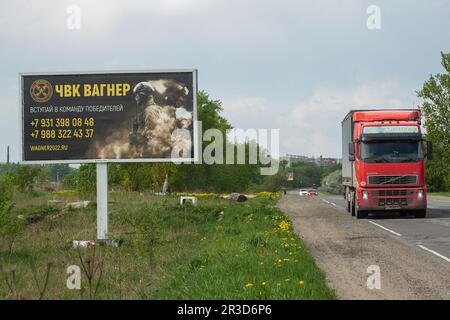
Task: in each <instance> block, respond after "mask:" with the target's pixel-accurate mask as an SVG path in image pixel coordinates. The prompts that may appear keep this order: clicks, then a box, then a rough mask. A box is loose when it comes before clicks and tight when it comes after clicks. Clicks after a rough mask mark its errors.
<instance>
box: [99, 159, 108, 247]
mask: <svg viewBox="0 0 450 320" xmlns="http://www.w3.org/2000/svg"><path fill="white" fill-rule="evenodd" d="M97 239H98V240H107V239H108V163H106V162H104V163H97Z"/></svg>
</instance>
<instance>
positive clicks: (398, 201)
mask: <svg viewBox="0 0 450 320" xmlns="http://www.w3.org/2000/svg"><path fill="white" fill-rule="evenodd" d="M410 202H411V198H386V199H381V198H380V199H378V205H379V206H400V205H403V206H407V205H408V203H410Z"/></svg>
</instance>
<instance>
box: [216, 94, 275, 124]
mask: <svg viewBox="0 0 450 320" xmlns="http://www.w3.org/2000/svg"><path fill="white" fill-rule="evenodd" d="M222 107H223V109H224V110H223V114H224V116H225V117H226V118H227V119H229V120H230V121H231V122H232V123H236V122H240V121H241V120H242V118H244V117H254V116H258V115H260V114H261V112H266V111H267V110H268V109H269V106H268V104H267V100H266V99H265V98H264V97H261V96H253V97H251V96H244V95H242V96H237V97H233V98H225V99H223V101H222Z"/></svg>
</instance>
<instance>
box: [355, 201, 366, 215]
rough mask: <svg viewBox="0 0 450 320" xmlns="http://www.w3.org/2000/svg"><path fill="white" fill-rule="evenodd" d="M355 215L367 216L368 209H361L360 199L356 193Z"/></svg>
mask: <svg viewBox="0 0 450 320" xmlns="http://www.w3.org/2000/svg"><path fill="white" fill-rule="evenodd" d="M355 216H356V219H365V218H367V211H362V210H360V209H359V205H358V199H356V195H355Z"/></svg>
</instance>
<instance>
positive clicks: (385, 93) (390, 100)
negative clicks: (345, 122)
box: [277, 81, 414, 156]
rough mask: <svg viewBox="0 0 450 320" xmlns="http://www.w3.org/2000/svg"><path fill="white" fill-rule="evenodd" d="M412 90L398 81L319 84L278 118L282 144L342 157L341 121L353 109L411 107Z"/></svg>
mask: <svg viewBox="0 0 450 320" xmlns="http://www.w3.org/2000/svg"><path fill="white" fill-rule="evenodd" d="M413 101H414V98H413V97H412V96H411V93H410V91H408V90H406V89H405V88H402V87H401V86H400V85H399V84H398V83H397V82H395V81H386V82H381V83H370V84H363V85H359V86H357V87H355V88H351V89H346V88H339V87H320V88H318V89H317V90H315V92H314V93H313V94H312V95H311V96H310V97H309V98H308V100H306V101H304V102H300V103H298V104H297V105H295V106H293V107H292V108H290V110H289V111H288V112H287V113H286V114H284V115H281V116H279V117H278V119H277V123H278V125H279V126H280V128H281V131H280V136H281V146H282V148H284V149H286V151H287V152H289V153H294V154H303V155H313V156H320V155H323V156H340V154H341V121H342V119H343V118H344V117H345V115H346V114H347V112H348V111H350V110H352V109H379V108H412V107H413Z"/></svg>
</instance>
